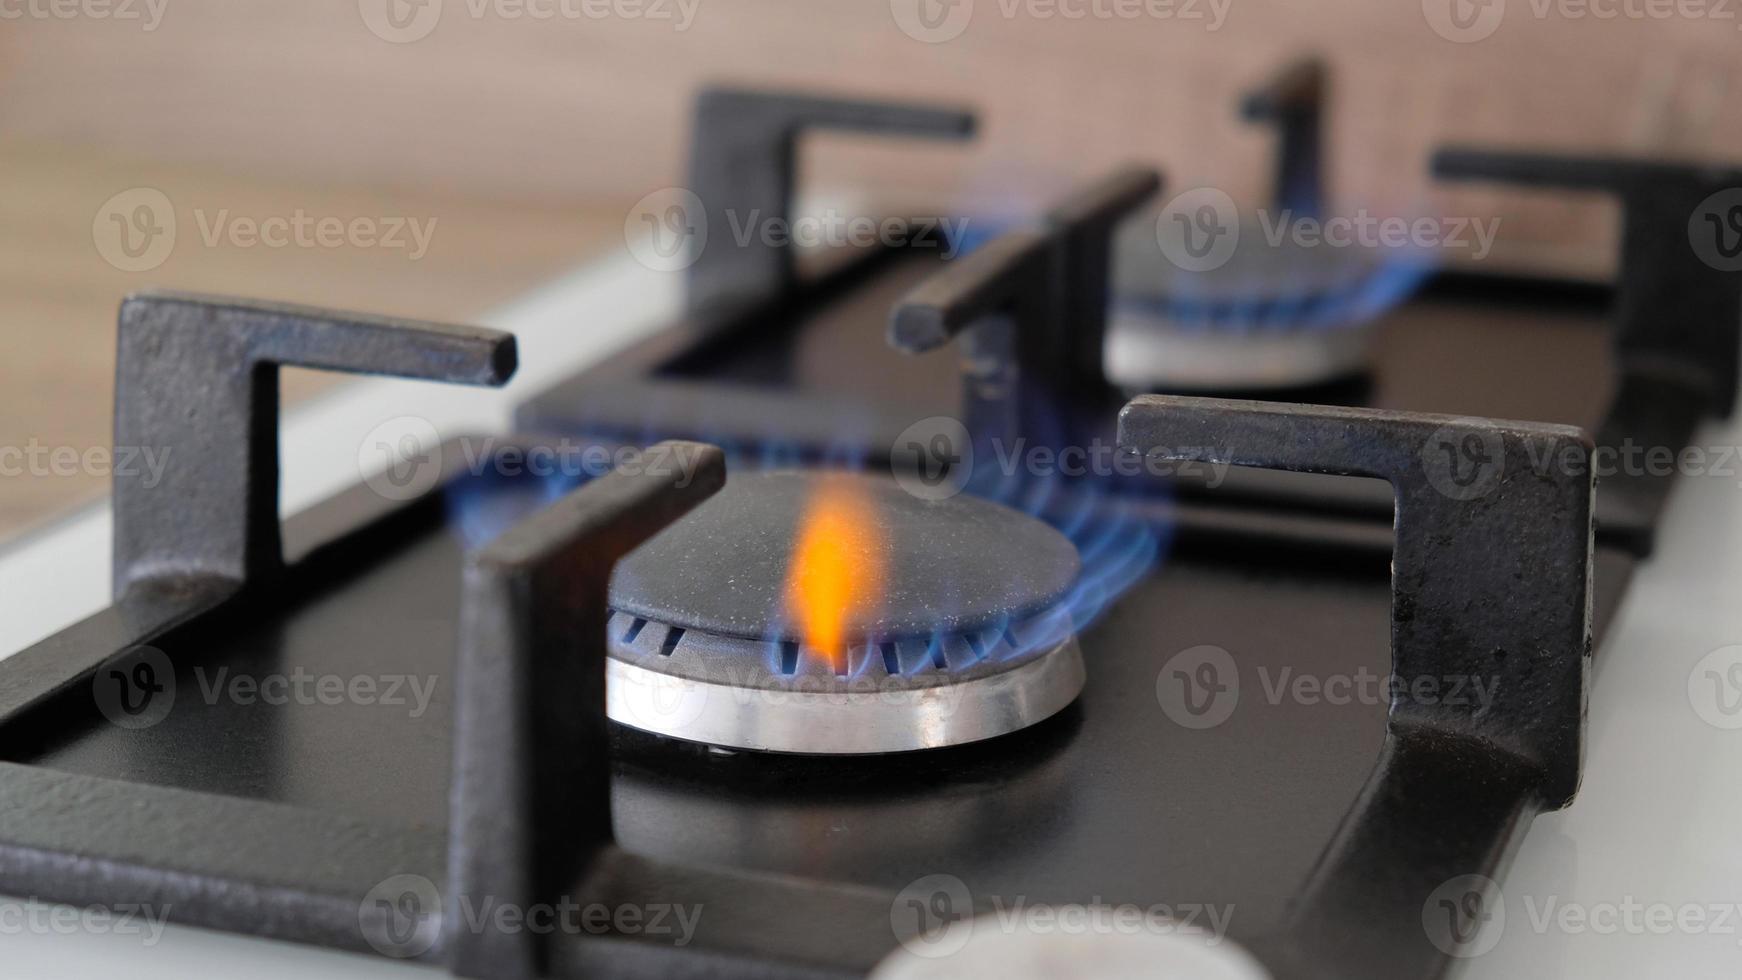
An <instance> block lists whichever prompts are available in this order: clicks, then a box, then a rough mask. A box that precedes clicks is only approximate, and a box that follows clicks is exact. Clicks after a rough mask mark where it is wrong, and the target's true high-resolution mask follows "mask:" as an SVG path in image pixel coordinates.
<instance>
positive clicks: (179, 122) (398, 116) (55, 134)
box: [0, 0, 1742, 531]
mask: <svg viewBox="0 0 1742 980" xmlns="http://www.w3.org/2000/svg"><path fill="white" fill-rule="evenodd" d="M83 2H84V3H86V4H96V3H100V2H102V0H83ZM111 2H116V3H119V2H122V0H111ZM126 2H129V3H131V4H133V5H134V7H133V9H138V10H141V11H143V10H144V9H145V6H144V5H145V3H146V0H126ZM157 2H158V3H160V4H162V7H161V13H162V18H161V21H160V22H159V23H158V25H157V27H156V28H155V29H154V30H151V31H145V30H142V25H141V24H140V23H139V22H138V21H122V20H97V19H93V18H90V17H79V18H75V19H71V20H58V19H53V18H47V19H43V18H30V17H26V18H20V19H10V20H0V173H3V175H4V176H3V178H0V179H4V181H5V192H4V194H0V250H3V252H4V255H5V256H6V261H5V263H4V264H3V265H0V317H3V318H4V319H3V320H0V324H3V326H0V337H3V338H4V339H3V340H0V445H18V444H22V443H23V442H25V441H26V440H29V439H32V438H36V439H40V440H42V441H45V442H49V443H53V444H67V445H74V446H82V445H96V444H103V443H106V442H107V439H108V410H109V409H108V404H109V403H108V397H109V392H108V386H109V375H110V372H111V370H112V364H111V361H110V356H111V351H110V347H111V346H112V343H113V336H112V334H113V328H112V326H111V325H110V324H111V323H112V317H113V311H114V307H115V303H116V301H117V300H118V299H119V298H120V296H121V295H122V294H123V293H125V292H126V291H128V290H130V289H134V288H138V287H140V286H143V285H148V284H165V285H172V286H177V287H189V288H199V289H208V290H218V291H224V292H246V293H257V294H262V295H267V296H274V297H280V298H288V299H296V300H303V301H309V302H317V303H335V304H339V305H350V306H357V307H362V308H369V309H376V310H382V311H389V312H396V313H405V314H409V315H418V316H430V317H437V318H442V319H459V320H463V319H465V318H467V317H469V316H472V315H475V314H476V313H477V312H479V311H480V310H482V309H484V308H486V307H488V306H489V305H491V304H493V303H496V302H499V301H501V300H502V299H504V298H506V297H508V296H511V295H513V294H515V293H516V292H519V291H521V290H523V289H525V288H527V287H528V286H530V285H532V284H534V283H536V282H537V281H539V280H540V279H542V278H544V277H547V276H549V275H551V274H552V273H554V272H555V271H556V270H558V269H560V268H562V267H563V266H565V265H567V264H569V263H571V262H573V261H576V260H578V259H579V258H581V257H582V256H584V255H585V254H587V253H589V252H592V251H597V250H598V249H601V248H609V247H619V248H620V247H621V245H622V242H621V230H620V229H621V225H622V220H623V216H624V215H625V214H626V212H627V209H628V207H629V206H630V205H631V203H632V202H634V201H635V200H637V199H638V198H639V197H641V195H642V194H644V193H646V192H648V191H650V190H653V189H656V188H660V187H664V186H668V185H672V184H677V183H681V181H682V178H683V167H684V162H685V143H686V133H685V130H686V124H687V117H688V113H689V106H690V101H691V99H692V97H693V94H694V92H695V90H696V89H697V87H698V86H700V85H702V84H704V83H707V82H714V81H729V82H741V83H746V84H755V85H763V86H783V87H798V88H814V89H819V90H824V91H831V92H839V93H847V94H855V95H867V96H891V97H899V98H904V99H922V100H938V101H944V102H952V103H966V104H970V105H973V106H977V107H978V108H979V109H980V110H981V112H982V119H983V126H982V133H981V136H980V138H979V140H978V141H977V142H976V143H974V144H972V145H970V146H946V145H927V144H918V143H914V144H907V143H902V144H892V143H886V142H879V141H871V140H863V139H850V138H844V137H827V138H820V139H818V140H815V141H814V142H813V143H812V144H811V145H809V146H808V147H807V151H806V155H805V170H806V178H807V181H808V182H809V184H810V186H811V187H814V188H818V189H821V190H823V191H824V192H839V191H843V190H845V189H848V188H855V189H857V188H863V189H867V190H869V192H871V193H872V194H874V195H876V196H877V197H878V198H879V199H884V200H888V201H890V202H893V203H899V204H902V205H911V206H915V207H933V206H937V207H943V206H949V207H972V208H978V209H991V210H999V211H1005V212H1021V211H1023V210H1025V209H1028V208H1031V207H1033V206H1035V205H1036V204H1038V203H1040V202H1042V201H1044V200H1045V199H1046V197H1047V195H1049V194H1053V193H1057V192H1058V191H1060V190H1061V189H1063V188H1065V187H1067V186H1068V185H1070V184H1071V183H1072V182H1073V181H1075V180H1078V179H1081V178H1084V177H1087V176H1092V175H1094V174H1095V173H1096V172H1097V171H1099V170H1102V169H1104V168H1107V167H1110V166H1113V165H1115V164H1118V163H1121V162H1124V161H1126V160H1130V159H1147V160H1153V161H1155V162H1157V163H1159V164H1160V165H1161V166H1162V167H1163V168H1164V169H1165V170H1166V171H1167V172H1168V174H1169V177H1170V182H1171V183H1172V184H1173V185H1174V186H1176V187H1184V186H1188V185H1194V184H1204V183H1208V184H1214V185H1215V186H1218V187H1222V188H1224V189H1226V190H1228V191H1229V192H1230V193H1232V194H1234V195H1235V197H1236V198H1238V199H1245V200H1255V199H1258V198H1259V197H1260V196H1261V195H1262V194H1263V193H1264V192H1265V183H1266V168H1267V166H1268V160H1269V143H1268V141H1267V139H1268V138H1267V136H1266V135H1265V134H1264V133H1262V132H1260V131H1257V130H1254V129H1252V128H1250V127H1248V126H1246V125H1244V124H1242V123H1241V122H1239V121H1238V119H1237V118H1236V116H1235V114H1234V112H1233V102H1234V99H1235V96H1236V94H1237V93H1238V92H1239V91H1240V90H1241V89H1242V88H1243V87H1244V86H1246V85H1247V84H1249V83H1250V82H1252V81H1253V80H1255V79H1257V78H1260V77H1262V76H1263V75H1265V74H1266V73H1267V72H1268V71H1269V70H1270V69H1271V68H1273V67H1275V66H1276V65H1277V64H1279V63H1280V62H1281V61H1283V60H1285V59H1287V58H1288V57H1290V56H1291V55H1294V54H1296V53H1299V52H1303V51H1318V52H1321V53H1323V54H1324V55H1325V56H1326V57H1327V58H1328V59H1329V60H1330V62H1331V64H1332V66H1333V71H1334V73H1335V74H1334V77H1333V85H1334V102H1333V107H1332V115H1331V123H1330V130H1331V131H1330V144H1329V145H1330V154H1331V173H1330V184H1331V195H1332V198H1333V202H1334V204H1335V205H1336V206H1337V207H1338V208H1339V209H1345V208H1353V207H1356V206H1365V207H1368V208H1370V209H1373V210H1374V211H1376V212H1380V213H1402V214H1414V213H1421V212H1424V211H1440V212H1443V213H1447V214H1462V215H1491V214H1500V215H1502V216H1503V225H1502V229H1501V234H1502V238H1503V239H1504V240H1505V241H1506V242H1507V243H1508V244H1509V245H1510V246H1512V247H1513V248H1514V249H1515V250H1519V254H1527V255H1529V256H1530V257H1531V258H1532V260H1534V261H1540V262H1543V263H1547V264H1551V265H1564V266H1567V267H1571V268H1579V269H1585V270H1601V269H1603V268H1604V267H1605V266H1606V264H1607V261H1608V256H1609V250H1610V248H1611V244H1612V240H1613V227H1612V226H1613V213H1612V210H1611V209H1608V208H1606V207H1604V206H1602V205H1601V204H1600V203H1597V202H1593V201H1590V200H1579V199H1577V198H1558V197H1546V198H1545V197H1542V196H1527V195H1518V194H1498V193H1495V192H1492V191H1487V190H1473V189H1463V190H1459V191H1457V192H1455V193H1453V192H1448V191H1447V190H1444V189H1436V188H1433V187H1431V186H1430V184H1429V182H1428V181H1427V179H1426V176H1425V161H1426V157H1427V154H1428V153H1429V151H1430V150H1431V148H1432V147H1434V146H1435V145H1437V144H1440V143H1443V142H1452V141H1462V142H1483V143H1509V144H1520V145H1532V146H1537V147H1541V148H1547V149H1564V150H1603V151H1610V152H1624V153H1649V154H1675V155H1681V156H1692V157H1701V158H1714V159H1722V158H1730V159H1742V126H1739V125H1738V123H1739V122H1742V99H1739V98H1738V97H1737V96H1738V86H1737V81H1736V75H1737V68H1736V65H1737V64H1738V57H1737V56H1738V54H1739V53H1742V30H1739V28H1742V10H1738V9H1734V8H1736V7H1742V4H1736V3H1734V2H1733V0H1730V2H1729V3H1728V4H1727V5H1726V4H1721V3H1720V0H1710V2H1711V3H1712V4H1713V5H1714V6H1716V7H1718V8H1719V13H1718V14H1717V15H1715V16H1705V17H1670V18H1666V19H1629V18H1626V17H1621V18H1614V19H1599V18H1597V17H1595V16H1585V17H1582V18H1575V17H1569V16H1567V15H1566V9H1565V7H1566V5H1568V4H1578V3H1583V2H1586V0H1553V4H1554V5H1553V6H1550V7H1547V8H1541V5H1542V4H1545V3H1549V2H1550V0H1491V2H1496V3H1501V4H1503V5H1504V17H1503V19H1502V21H1501V23H1500V26H1499V28H1498V29H1497V30H1496V31H1495V32H1494V33H1493V35H1492V36H1490V37H1488V38H1486V39H1484V40H1481V41H1479V42H1476V43H1453V42H1451V41H1448V40H1446V39H1444V38H1442V37H1440V36H1438V35H1437V34H1435V33H1434V31H1433V30H1432V29H1430V27H1429V25H1428V19H1427V17H1426V16H1425V15H1424V2H1425V3H1426V4H1427V5H1428V6H1429V7H1431V5H1433V4H1435V3H1439V2H1441V0H1336V2H1331V0H1323V2H1318V3H1307V2H1299V0H1297V2H1283V0H1226V2H1227V4H1228V6H1227V13H1226V20H1225V22H1223V23H1222V24H1221V26H1220V28H1219V29H1217V30H1215V31H1207V30H1205V27H1204V22H1203V21H1201V20H1199V21H1191V20H1178V19H1174V20H1153V19H1137V20H1127V19H1095V18H1092V17H1091V18H1086V19H1082V20H1062V19H1057V18H1054V19H1040V18H1038V17H1036V16H1033V8H1034V5H1035V4H1040V5H1044V4H1046V3H1049V2H1054V0H1034V4H1028V5H1027V7H1026V8H1025V10H1024V11H1023V12H1021V13H1019V14H1018V15H1017V16H1012V17H1005V16H1003V15H1002V13H1001V4H1004V3H1009V2H1012V0H969V2H973V3H974V4H975V9H974V12H973V18H972V20H971V22H970V23H969V26H968V28H967V29H966V30H965V32H963V33H962V34H961V35H960V36H959V37H957V38H955V39H954V40H951V41H948V42H946V43H941V44H929V43H922V42H920V41H916V40H914V39H913V38H911V37H909V36H908V35H907V34H905V33H903V32H902V31H901V30H900V29H899V28H898V26H897V23H896V19H895V17H894V16H893V13H892V8H891V6H890V4H891V2H894V3H897V4H899V3H904V2H906V3H911V2H912V0H693V2H694V3H696V4H697V6H696V7H695V8H694V9H695V16H694V20H693V22H691V23H690V25H689V27H688V29H687V30H683V31H678V30H675V29H674V25H673V23H672V22H670V21H657V20H650V19H637V18H625V17H613V18H608V19H603V20H595V19H589V18H587V17H580V18H561V17H559V18H555V19H547V20H538V19H532V18H529V17H520V18H513V17H506V16H501V15H500V11H502V10H504V9H507V10H512V9H516V6H515V5H517V4H519V3H521V2H523V0H489V4H490V11H491V12H490V13H488V14H486V15H485V16H482V17H474V16H472V15H471V13H470V8H469V4H474V3H482V2H484V0H424V2H425V3H436V4H440V5H441V16H440V19H439V22H438V23H437V24H436V26H435V28H434V30H433V31H432V32H430V33H429V34H428V36H426V37H423V38H422V39H420V40H416V41H414V42H411V43H403V44H398V43H390V42H388V41H385V40H382V39H381V38H380V37H377V36H376V35H375V34H373V33H372V32H371V31H370V30H369V29H368V28H367V27H366V26H365V22H364V17H363V12H364V10H365V9H366V8H367V5H368V4H371V3H377V2H378V0H295V2H266V0H248V2H242V0H157ZM530 2H531V3H534V4H539V3H545V4H549V3H555V2H558V0H530ZM569 2H571V3H574V4H579V3H581V2H583V0H569ZM586 2H599V0H586ZM620 2H631V0H620ZM644 2H654V0H644ZM958 2H962V0H958ZM1064 2H1065V3H1067V4H1079V5H1080V4H1083V3H1088V2H1091V0H1064ZM1098 2H1101V3H1111V2H1113V0H1098ZM1182 2H1183V0H1182ZM1207 2H1208V0H1197V3H1198V5H1199V8H1200V9H1202V8H1203V7H1204V6H1205V5H1206V4H1207ZM1595 2H1596V3H1597V4H1598V5H1600V6H1602V7H1603V8H1604V9H1615V8H1616V6H1617V5H1618V4H1619V3H1620V2H1621V0H1595ZM1636 2H1637V0H1636ZM1539 8H1541V9H1544V10H1545V13H1544V14H1543V15H1540V16H1539V15H1538V9H1539ZM141 185H143V186H153V187H158V188H160V189H164V190H165V191H166V192H167V193H169V194H170V196H171V197H172V198H174V199H175V200H176V201H177V203H178V207H179V206H181V205H182V203H183V202H189V203H191V204H197V205H199V206H203V207H205V208H208V209H214V210H215V209H217V208H221V207H230V208H232V209H233V210H234V211H236V212H237V213H254V214H268V213H286V212H288V211H289V210H290V209H292V208H295V207H303V208H306V209H307V210H309V211H310V212H314V213H334V214H366V213H382V214H387V213H397V214H407V215H424V216H439V217H440V219H441V233H440V234H438V235H437V237H436V239H435V242H434V245H433V247H432V248H431V250H430V253H429V255H428V256H426V257H425V259H423V260H422V261H420V262H417V263H409V262H407V261H405V258H404V257H403V256H402V255H384V254H381V253H379V252H365V251H352V250H326V251H320V250H312V251H311V250H296V249H287V250H268V249H259V248H256V249H252V250H233V249H228V248H226V247H222V246H221V247H217V248H203V249H180V248H178V250H177V252H176V254H175V255H174V256H173V257H172V259H171V260H170V261H169V262H168V263H167V264H165V265H164V266H163V267H162V268H160V269H157V270H153V271H152V272H151V273H147V274H129V273H123V272H120V271H118V270H116V269H113V268H112V267H110V266H109V265H107V264H106V263H104V262H103V261H102V260H101V258H100V256H98V255H97V253H96V252H95V250H94V249H93V248H92V245H91V240H90V239H91V221H92V216H93V214H94V213H95V211H96V209H97V208H98V207H99V206H100V205H101V204H102V202H103V201H104V200H106V199H107V198H108V197H109V196H110V195H112V194H114V193H115V192H116V191H118V190H121V189H124V188H127V187H132V186H141ZM306 388H307V385H306V384H301V385H299V388H298V390H305V389H306ZM0 479H4V483H0V531H3V530H4V529H7V528H16V527H19V526H22V525H23V524H25V523H27V522H29V521H31V520H34V519H36V518H37V517H39V516H40V515H41V514H42V513H44V512H45V511H47V510H50V509H52V508H53V507H55V506H59V505H65V504H68V503H71V502H76V501H79V500H83V499H88V498H89V497H90V496H91V495H92V494H94V493H100V492H101V489H102V481H100V480H90V479H84V478H71V479H65V478H55V479H50V480H47V481H43V480H40V479H34V478H0Z"/></svg>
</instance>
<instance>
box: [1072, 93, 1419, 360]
mask: <svg viewBox="0 0 1742 980" xmlns="http://www.w3.org/2000/svg"><path fill="white" fill-rule="evenodd" d="M1326 79H1327V71H1326V69H1325V66H1324V65H1323V64H1322V63H1321V62H1319V61H1318V60H1316V59H1310V58H1309V59H1304V60H1301V61H1298V62H1295V63H1293V64H1291V65H1289V66H1288V67H1287V68H1285V69H1284V70H1283V71H1281V72H1279V73H1278V74H1277V75H1276V76H1274V77H1273V78H1271V79H1270V80H1268V81H1267V82H1266V83H1265V84H1263V85H1262V86H1260V87H1258V88H1257V89H1255V90H1253V91H1252V92H1249V93H1247V95H1246V96H1245V98H1244V99H1242V100H1241V105H1240V108H1241V113H1242V115H1244V117H1245V118H1246V119H1247V120H1248V121H1251V122H1259V123H1264V124H1267V125H1270V126H1272V127H1274V129H1275V130H1276V134H1277V141H1276V164H1275V176H1274V191H1273V196H1272V198H1271V204H1270V209H1271V212H1272V218H1271V219H1270V222H1269V223H1270V224H1274V225H1276V226H1277V227H1280V226H1281V225H1282V224H1284V223H1287V222H1290V221H1295V220H1300V219H1318V218H1320V217H1321V214H1322V212H1323V207H1324V190H1323V181H1322V179H1321V176H1320V175H1321V171H1322V161H1321V154H1320V145H1321V138H1322V130H1323V119H1324V103H1325V93H1326V89H1327V81H1326ZM1194 195H1198V196H1196V197H1195V198H1194ZM1188 201H1190V203H1189V204H1188V203H1186V202H1188ZM1176 209H1177V210H1176ZM1206 211H1208V212H1214V218H1213V223H1212V224H1210V225H1208V226H1206V224H1205V220H1206V219H1205V216H1204V213H1205V212H1206ZM1235 211H1236V209H1235V208H1234V205H1233V201H1232V200H1231V199H1229V198H1228V197H1227V195H1226V194H1221V193H1220V192H1214V193H1210V194H1207V195H1206V192H1203V191H1197V192H1192V191H1188V192H1187V193H1186V194H1183V195H1181V196H1180V198H1177V199H1176V203H1175V204H1174V205H1172V206H1170V208H1169V209H1166V210H1163V211H1161V212H1158V213H1151V214H1149V215H1148V216H1146V218H1145V219H1143V220H1140V221H1134V222H1132V223H1131V224H1130V225H1129V226H1128V227H1127V228H1126V229H1125V230H1124V232H1123V233H1122V234H1121V235H1120V238H1119V241H1118V244H1117V246H1116V248H1115V252H1114V264H1115V270H1114V273H1113V280H1114V300H1113V303H1112V308H1111V310H1110V311H1109V312H1110V316H1109V320H1108V324H1107V347H1106V351H1105V358H1106V370H1107V377H1108V380H1109V381H1111V382H1112V383H1113V384H1114V385H1115V386H1117V387H1119V388H1122V389H1124V390H1125V391H1127V392H1142V391H1182V392H1260V391H1271V392H1274V391H1277V390H1281V389H1291V388H1294V389H1300V388H1307V387H1312V386H1317V385H1324V384H1329V383H1332V382H1336V381H1339V380H1341V379H1344V378H1348V377H1351V376H1354V375H1358V374H1361V373H1363V372H1365V371H1367V369H1368V368H1369V367H1370V366H1371V349H1372V341H1373V333H1374V328H1375V320H1376V317H1377V316H1378V315H1379V314H1380V313H1383V312H1384V311H1385V310H1387V309H1389V308H1391V307H1392V306H1394V305H1396V304H1397V303H1399V302H1401V301H1402V300H1404V299H1406V298H1407V297H1408V296H1409V294H1410V293H1411V292H1413V291H1414V290H1415V288H1416V287H1417V286H1418V285H1420V283H1421V282H1422V281H1423V280H1424V279H1425V278H1426V277H1427V274H1428V272H1429V271H1430V270H1429V269H1428V268H1427V267H1426V266H1425V265H1424V263H1422V262H1421V261H1419V260H1417V259H1415V258H1413V257H1411V256H1402V257H1401V258H1400V256H1399V255H1398V254H1397V252H1396V250H1393V249H1383V248H1379V247H1368V246H1359V247H1356V246H1350V247H1342V248H1331V247H1322V246H1310V245H1304V244H1300V243H1298V242H1297V241H1296V240H1295V239H1293V238H1291V237H1286V236H1285V237H1282V238H1280V239H1276V238H1275V237H1274V236H1275V234H1276V233H1275V232H1274V231H1273V230H1272V229H1271V228H1269V227H1266V222H1265V221H1263V220H1260V221H1253V220H1251V218H1250V216H1240V215H1237V214H1236V213H1235ZM1180 222H1183V223H1184V226H1185V227H1186V230H1187V234H1188V235H1191V236H1193V237H1192V238H1189V239H1186V240H1183V241H1179V242H1170V243H1169V244H1167V245H1164V243H1163V240H1164V239H1166V238H1171V237H1172V235H1173V234H1175V233H1177V232H1179V231H1180V230H1181V225H1180V224H1178V223H1180ZM1202 234H1209V235H1211V236H1212V237H1211V239H1209V241H1210V243H1211V244H1212V246H1213V245H1214V242H1216V241H1223V242H1227V243H1231V244H1232V249H1233V250H1232V251H1231V252H1229V253H1228V254H1226V255H1225V256H1221V255H1218V254H1217V253H1216V251H1215V249H1214V247H1212V249H1211V251H1210V252H1209V253H1208V254H1204V255H1199V254H1198V253H1197V252H1196V251H1195V250H1194V248H1193V242H1198V243H1199V244H1202V242H1201V241H1200V240H1199V237H1198V236H1200V235H1202ZM1174 246H1177V248H1179V249H1184V251H1183V252H1181V251H1178V250H1177V249H1176V248H1175V247H1174Z"/></svg>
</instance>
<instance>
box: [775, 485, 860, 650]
mask: <svg viewBox="0 0 1742 980" xmlns="http://www.w3.org/2000/svg"><path fill="white" fill-rule="evenodd" d="M879 544H880V542H879V541H878V540H877V517H876V505H875V504H873V503H872V501H871V500H870V499H869V498H868V497H866V495H865V492H864V489H863V488H862V487H860V486H859V485H858V484H857V483H856V482H855V481H853V480H851V479H830V480H825V481H824V482H823V483H822V485H821V486H820V487H819V488H818V489H817V491H816V494H815V496H813V497H812V498H811V501H810V505H809V506H808V507H807V508H806V511H805V515H804V517H803V519H802V521H801V522H800V524H799V534H798V542H797V544H796V545H795V546H794V548H793V553H792V564H791V565H790V566H789V568H788V570H787V579H786V606H787V611H788V614H789V615H791V616H792V617H793V620H794V622H795V623H797V625H798V628H799V630H800V631H801V635H802V636H803V637H804V645H805V646H807V647H809V648H811V649H812V650H816V651H818V652H819V653H822V654H823V655H824V656H827V657H828V658H829V663H830V665H831V666H832V667H833V668H834V669H835V670H836V671H837V672H839V671H840V670H842V669H843V668H844V667H845V666H846V664H847V621H848V618H849V616H850V615H851V614H852V613H853V612H855V611H857V610H859V609H863V608H866V607H867V606H868V605H869V604H870V603H873V602H875V601H876V600H877V598H878V597H879V595H880V594H881V592H882V588H883V563H882V555H881V554H880V552H879V547H878V546H879Z"/></svg>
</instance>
